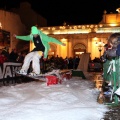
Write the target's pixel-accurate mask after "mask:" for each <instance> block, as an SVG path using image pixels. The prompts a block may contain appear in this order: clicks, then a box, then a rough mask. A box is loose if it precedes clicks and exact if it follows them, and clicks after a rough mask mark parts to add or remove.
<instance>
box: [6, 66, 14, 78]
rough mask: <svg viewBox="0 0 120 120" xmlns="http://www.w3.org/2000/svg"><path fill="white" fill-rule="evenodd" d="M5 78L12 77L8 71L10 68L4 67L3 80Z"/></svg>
mask: <svg viewBox="0 0 120 120" xmlns="http://www.w3.org/2000/svg"><path fill="white" fill-rule="evenodd" d="M7 76H9V77H12V71H11V69H10V66H7V67H6V71H5V73H4V78H7Z"/></svg>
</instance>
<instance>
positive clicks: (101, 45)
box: [95, 40, 105, 56]
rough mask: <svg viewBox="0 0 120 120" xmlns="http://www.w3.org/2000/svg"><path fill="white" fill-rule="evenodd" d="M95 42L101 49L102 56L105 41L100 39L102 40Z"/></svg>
mask: <svg viewBox="0 0 120 120" xmlns="http://www.w3.org/2000/svg"><path fill="white" fill-rule="evenodd" d="M95 44H96V47H98V50H99V52H100V56H101V51H102V50H103V47H104V45H105V43H104V42H102V41H101V40H100V41H98V42H96V43H95Z"/></svg>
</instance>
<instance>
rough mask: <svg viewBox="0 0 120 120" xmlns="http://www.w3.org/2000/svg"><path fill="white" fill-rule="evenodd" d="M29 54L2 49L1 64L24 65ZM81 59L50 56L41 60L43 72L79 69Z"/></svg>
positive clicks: (0, 53) (0, 54)
mask: <svg viewBox="0 0 120 120" xmlns="http://www.w3.org/2000/svg"><path fill="white" fill-rule="evenodd" d="M27 53H28V52H26V51H22V52H18V51H17V50H16V49H13V50H12V51H11V52H10V53H9V50H8V48H7V47H5V48H3V49H0V64H3V63H4V62H20V63H23V61H24V58H25V56H26V55H27ZM79 61H80V58H79V57H78V56H74V57H69V58H68V57H66V58H62V57H58V55H57V56H56V57H55V56H49V57H47V59H46V61H44V59H43V58H41V59H40V68H41V72H44V73H45V72H48V71H51V70H53V69H77V67H78V65H79Z"/></svg>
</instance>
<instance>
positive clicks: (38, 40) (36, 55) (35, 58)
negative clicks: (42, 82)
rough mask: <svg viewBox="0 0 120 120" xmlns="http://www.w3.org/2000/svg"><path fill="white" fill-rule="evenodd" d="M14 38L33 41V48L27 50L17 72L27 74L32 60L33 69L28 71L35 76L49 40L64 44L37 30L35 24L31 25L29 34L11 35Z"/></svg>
mask: <svg viewBox="0 0 120 120" xmlns="http://www.w3.org/2000/svg"><path fill="white" fill-rule="evenodd" d="M13 36H14V37H15V38H16V39H21V40H25V41H30V40H31V41H32V42H33V43H34V46H35V48H34V49H33V50H32V51H31V52H29V53H28V54H27V55H26V56H25V59H24V63H23V65H22V68H21V70H20V71H18V73H20V74H24V75H26V74H27V71H28V69H29V65H30V62H31V61H32V69H33V71H32V72H31V73H29V74H30V75H32V76H36V75H39V74H40V61H39V60H40V58H41V57H42V55H43V59H44V60H46V58H47V55H48V51H49V49H50V45H49V42H53V43H56V44H59V45H63V46H66V44H64V43H62V42H60V41H59V40H57V39H55V38H53V37H49V36H47V35H46V34H44V33H43V32H42V31H41V30H38V28H37V27H36V26H32V27H31V34H30V35H27V36H17V35H15V34H14V35H13Z"/></svg>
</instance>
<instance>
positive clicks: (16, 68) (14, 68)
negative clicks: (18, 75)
mask: <svg viewBox="0 0 120 120" xmlns="http://www.w3.org/2000/svg"><path fill="white" fill-rule="evenodd" d="M20 69H21V66H12V72H13V77H15V71H17V70H20Z"/></svg>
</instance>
